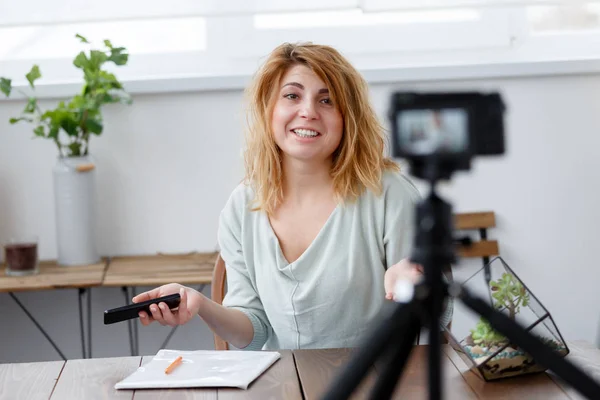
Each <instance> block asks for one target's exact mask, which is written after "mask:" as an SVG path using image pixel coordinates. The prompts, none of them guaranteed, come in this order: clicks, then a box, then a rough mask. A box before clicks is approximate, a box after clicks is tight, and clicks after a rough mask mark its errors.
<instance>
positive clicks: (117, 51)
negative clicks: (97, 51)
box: [108, 47, 129, 65]
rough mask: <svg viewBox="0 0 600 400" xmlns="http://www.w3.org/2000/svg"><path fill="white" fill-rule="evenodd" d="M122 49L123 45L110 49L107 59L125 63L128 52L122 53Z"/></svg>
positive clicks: (123, 49)
mask: <svg viewBox="0 0 600 400" xmlns="http://www.w3.org/2000/svg"><path fill="white" fill-rule="evenodd" d="M123 51H125V48H124V47H116V48H113V49H111V54H110V57H108V61H112V62H114V63H115V64H116V65H125V64H127V61H128V60H129V54H127V53H125V54H123Z"/></svg>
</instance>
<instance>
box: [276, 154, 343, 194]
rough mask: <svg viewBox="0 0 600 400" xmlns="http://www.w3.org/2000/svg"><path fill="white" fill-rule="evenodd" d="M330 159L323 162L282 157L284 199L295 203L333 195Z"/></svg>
mask: <svg viewBox="0 0 600 400" xmlns="http://www.w3.org/2000/svg"><path fill="white" fill-rule="evenodd" d="M330 171H331V160H326V161H324V162H323V163H318V164H315V163H312V162H311V163H308V162H304V161H301V160H293V159H284V161H283V193H284V197H285V198H286V201H289V202H292V203H294V204H297V205H301V204H305V203H307V202H313V201H315V200H322V199H323V198H324V197H328V198H330V197H331V196H332V195H333V180H332V179H331V174H330Z"/></svg>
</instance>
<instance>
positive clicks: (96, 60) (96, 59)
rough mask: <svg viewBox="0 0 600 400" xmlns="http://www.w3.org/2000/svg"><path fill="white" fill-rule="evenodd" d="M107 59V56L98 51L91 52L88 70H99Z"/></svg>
mask: <svg viewBox="0 0 600 400" xmlns="http://www.w3.org/2000/svg"><path fill="white" fill-rule="evenodd" d="M107 59H108V56H107V55H106V54H105V53H104V52H102V51H99V50H92V51H91V52H90V63H89V65H88V67H89V68H91V69H94V70H99V69H100V67H101V66H102V64H104V62H105V61H106V60H107Z"/></svg>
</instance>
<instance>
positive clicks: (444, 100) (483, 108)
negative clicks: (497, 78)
mask: <svg viewBox="0 0 600 400" xmlns="http://www.w3.org/2000/svg"><path fill="white" fill-rule="evenodd" d="M504 111H505V105H504V102H503V101H502V98H501V96H500V95H499V94H498V93H478V92H454V93H453V92H446V93H442V92H436V93H417V92H396V93H393V94H392V98H391V108H390V112H389V118H390V123H391V127H392V156H393V157H396V158H405V159H408V160H409V161H410V162H411V165H412V171H411V172H412V174H414V175H415V176H418V177H421V178H424V179H429V180H437V179H448V178H450V175H451V174H452V172H454V171H457V170H468V169H470V167H471V159H472V158H473V157H474V156H477V155H482V156H486V155H501V154H504Z"/></svg>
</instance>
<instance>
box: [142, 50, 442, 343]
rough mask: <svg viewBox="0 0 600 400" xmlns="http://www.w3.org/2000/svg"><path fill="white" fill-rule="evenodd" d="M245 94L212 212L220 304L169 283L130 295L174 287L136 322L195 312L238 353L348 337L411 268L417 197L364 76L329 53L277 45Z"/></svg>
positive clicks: (174, 321) (416, 270) (178, 318)
mask: <svg viewBox="0 0 600 400" xmlns="http://www.w3.org/2000/svg"><path fill="white" fill-rule="evenodd" d="M249 95H250V106H251V107H250V117H251V118H250V124H249V131H248V135H247V149H246V153H245V164H246V177H245V182H244V183H243V184H240V185H239V186H238V187H237V188H236V189H235V190H234V191H233V193H232V194H231V196H230V198H229V200H228V202H227V204H226V205H225V207H224V209H223V210H222V212H221V215H220V220H219V231H218V240H219V246H220V248H221V256H222V257H223V259H224V261H225V263H226V266H227V294H226V297H225V299H224V301H223V305H222V306H221V305H219V304H217V303H215V302H213V301H211V300H210V299H208V298H206V297H205V296H203V295H202V294H201V293H199V292H197V291H195V290H193V289H191V288H187V287H183V286H181V285H178V284H169V285H165V286H161V287H159V288H156V289H154V290H151V291H149V292H146V293H142V294H140V295H138V296H136V297H135V298H134V299H133V301H134V302H139V301H144V300H148V299H151V298H157V297H160V296H165V295H168V294H172V293H177V292H179V293H180V294H181V303H180V306H179V308H178V310H177V311H171V310H169V309H168V308H167V307H166V306H165V304H159V306H158V307H157V306H156V305H153V306H152V307H151V314H152V315H151V316H148V315H146V313H144V312H141V313H140V318H141V321H142V323H143V324H144V325H148V324H149V323H151V322H152V321H158V322H159V323H161V324H163V325H171V326H175V325H178V324H185V323H187V322H188V321H190V320H191V319H192V318H193V317H194V316H195V315H196V314H198V315H199V316H200V317H201V318H202V319H203V320H204V321H205V322H206V323H207V324H208V325H209V327H210V328H211V329H212V330H213V331H214V332H215V333H216V334H218V335H219V336H220V337H221V338H223V339H224V340H226V341H228V342H229V343H231V344H232V345H233V346H235V347H237V348H240V349H249V350H256V349H290V348H294V349H297V348H326V347H329V348H332V347H352V346H355V345H357V342H358V340H359V339H360V338H361V336H362V335H363V333H365V331H366V330H367V329H368V327H369V324H370V322H371V321H372V320H373V318H374V317H375V316H376V315H377V314H378V312H379V311H380V308H381V307H382V305H383V303H384V302H385V300H386V299H391V298H392V291H393V288H394V285H395V283H396V282H397V280H398V279H409V280H411V281H412V282H416V281H417V280H418V279H419V277H420V276H421V270H420V267H419V266H417V265H414V264H411V263H410V262H409V261H408V259H407V257H408V256H409V253H410V248H411V245H412V241H413V224H414V221H413V218H414V212H415V205H416V202H417V201H418V199H419V194H418V192H417V190H416V189H415V188H414V186H413V185H412V184H411V183H410V182H409V181H408V180H407V179H406V178H404V177H403V176H402V175H400V173H399V168H398V167H397V165H396V164H394V163H393V162H392V161H391V160H389V159H387V158H385V156H384V147H385V134H384V131H383V129H382V127H381V126H380V124H379V123H378V120H377V117H376V114H375V112H374V111H373V109H372V107H371V105H370V104H369V99H368V87H367V84H366V82H365V81H364V79H363V78H362V77H361V76H360V74H359V73H358V72H357V71H356V70H355V69H354V68H353V67H352V66H351V65H350V63H349V62H348V61H347V60H346V59H345V58H344V57H342V56H341V55H340V54H339V53H338V52H337V51H336V50H335V49H333V48H331V47H327V46H320V45H314V44H288V43H286V44H283V45H281V46H279V47H277V48H276V49H275V50H274V51H273V52H272V53H271V55H270V56H269V58H268V59H267V60H266V62H265V64H264V65H263V67H262V68H261V69H260V70H259V72H258V74H257V76H256V77H255V80H254V84H253V85H252V86H251V87H250V90H249ZM450 308H451V307H447V313H446V314H449V311H450ZM443 321H444V323H447V322H448V321H449V315H445V319H443Z"/></svg>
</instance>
